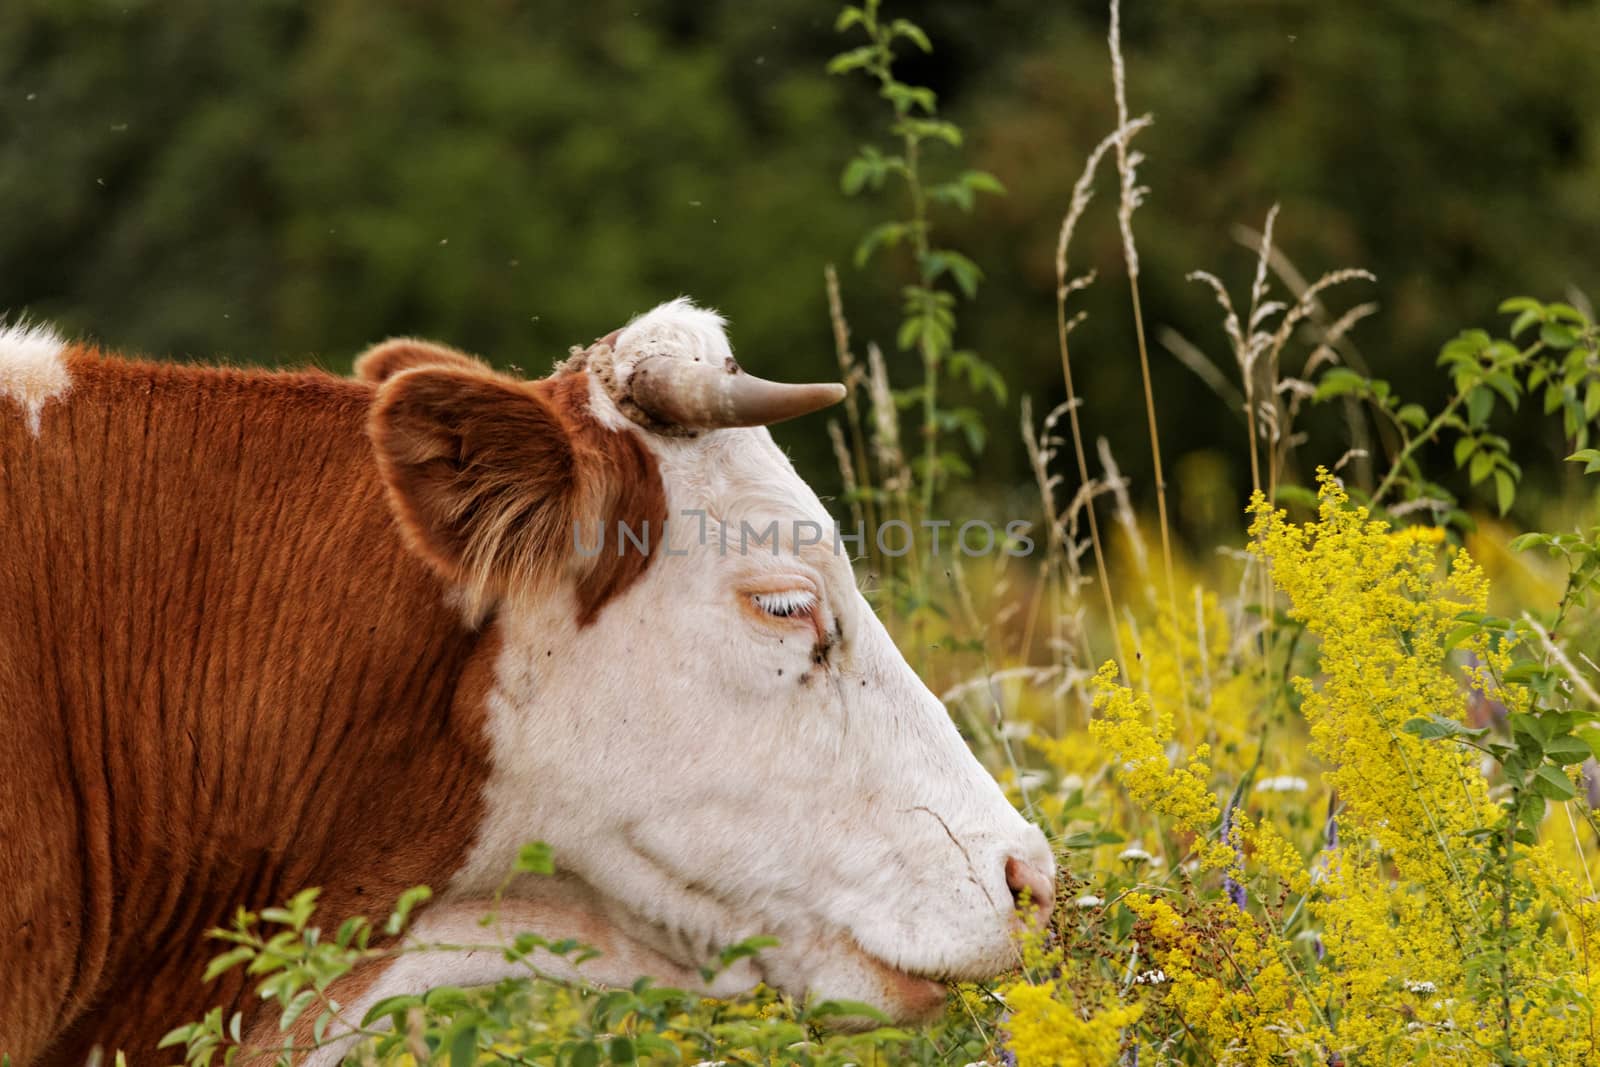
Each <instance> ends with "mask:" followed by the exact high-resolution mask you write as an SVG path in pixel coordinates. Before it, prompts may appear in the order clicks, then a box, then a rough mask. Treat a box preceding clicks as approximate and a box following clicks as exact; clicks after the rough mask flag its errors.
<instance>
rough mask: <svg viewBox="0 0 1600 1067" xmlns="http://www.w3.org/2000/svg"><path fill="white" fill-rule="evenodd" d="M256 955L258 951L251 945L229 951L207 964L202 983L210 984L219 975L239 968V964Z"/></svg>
mask: <svg viewBox="0 0 1600 1067" xmlns="http://www.w3.org/2000/svg"><path fill="white" fill-rule="evenodd" d="M255 954H256V950H255V949H254V948H252V947H250V946H249V945H240V946H239V947H238V948H235V949H229V950H228V951H227V952H224V953H223V954H222V955H220V956H216V957H213V958H212V960H211V962H210V963H208V964H206V970H205V973H204V974H203V975H201V976H200V980H201V981H202V982H209V981H211V980H212V979H214V978H216V977H217V975H219V974H222V973H223V972H224V971H229V970H232V969H233V968H234V967H237V966H238V965H239V964H241V963H243V962H244V961H246V960H248V959H250V958H252V957H253V956H255Z"/></svg>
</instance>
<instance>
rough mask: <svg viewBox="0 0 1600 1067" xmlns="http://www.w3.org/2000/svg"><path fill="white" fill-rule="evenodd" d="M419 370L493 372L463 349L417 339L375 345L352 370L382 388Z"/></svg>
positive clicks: (396, 339) (361, 377) (390, 341)
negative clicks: (391, 379)
mask: <svg viewBox="0 0 1600 1067" xmlns="http://www.w3.org/2000/svg"><path fill="white" fill-rule="evenodd" d="M416 367H459V368H462V369H465V370H474V371H484V372H487V371H488V370H489V368H488V366H486V365H485V364H484V363H483V362H482V361H480V360H477V359H474V358H473V357H472V356H469V355H467V354H466V353H465V352H462V351H461V350H459V349H455V348H451V347H450V346H449V345H441V344H437V343H435V342H433V341H423V340H419V339H418V338H415V337H394V338H390V339H389V340H387V341H384V342H382V343H381V344H376V345H373V346H372V347H371V348H369V349H367V350H366V351H365V352H363V353H361V355H359V356H357V357H356V361H355V365H354V367H353V368H352V370H353V372H354V374H355V376H356V377H357V378H360V379H361V380H362V381H364V382H371V383H373V384H374V385H378V384H381V383H383V382H385V381H387V380H388V379H390V378H393V377H394V376H395V375H396V374H399V373H400V372H401V371H407V370H412V369H413V368H416Z"/></svg>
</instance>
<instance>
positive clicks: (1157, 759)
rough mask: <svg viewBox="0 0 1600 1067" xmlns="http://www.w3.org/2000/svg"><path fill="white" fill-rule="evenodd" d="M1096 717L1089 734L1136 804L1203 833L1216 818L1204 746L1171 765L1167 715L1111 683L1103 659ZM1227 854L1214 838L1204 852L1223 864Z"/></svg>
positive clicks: (1111, 672) (1112, 675) (1113, 675)
mask: <svg viewBox="0 0 1600 1067" xmlns="http://www.w3.org/2000/svg"><path fill="white" fill-rule="evenodd" d="M1094 684H1095V700H1094V709H1095V712H1096V713H1097V715H1096V718H1095V719H1094V720H1093V721H1091V722H1090V723H1089V733H1090V736H1092V737H1093V738H1094V739H1095V740H1096V741H1098V742H1100V743H1101V744H1102V745H1104V746H1105V747H1106V748H1107V749H1109V750H1110V752H1111V754H1112V756H1113V757H1114V759H1115V760H1116V771H1117V780H1118V781H1119V782H1121V783H1122V787H1123V788H1124V789H1126V790H1127V791H1128V794H1129V795H1130V796H1131V797H1132V798H1133V799H1134V801H1135V803H1137V804H1138V805H1139V806H1140V807H1142V808H1145V809H1147V810H1149V811H1152V812H1155V813H1156V814H1158V815H1161V816H1164V817H1165V818H1166V819H1167V820H1168V821H1169V823H1170V824H1171V827H1172V828H1173V829H1175V830H1180V831H1187V832H1189V833H1192V834H1196V835H1200V836H1203V835H1205V834H1206V833H1207V832H1209V831H1210V829H1211V828H1212V827H1213V826H1215V825H1216V823H1217V820H1218V819H1219V818H1220V816H1221V812H1220V810H1219V809H1218V807H1217V798H1216V796H1215V795H1213V794H1212V792H1211V785H1210V778H1211V769H1210V767H1209V766H1207V764H1206V760H1207V758H1208V757H1209V756H1210V754H1211V753H1210V746H1208V745H1205V744H1200V745H1197V746H1195V749H1194V751H1193V752H1191V753H1190V755H1189V758H1188V760H1187V761H1186V762H1185V763H1184V764H1182V765H1180V766H1174V765H1173V763H1172V761H1171V760H1170V759H1169V758H1168V756H1167V742H1168V741H1169V740H1170V739H1171V737H1172V729H1173V728H1172V713H1171V712H1170V711H1167V710H1165V709H1163V710H1160V711H1157V710H1156V709H1154V708H1153V707H1152V705H1151V701H1150V698H1149V697H1147V696H1144V695H1142V694H1138V693H1135V692H1134V691H1133V690H1132V689H1129V688H1128V687H1127V686H1124V685H1121V684H1119V683H1118V682H1117V668H1116V665H1115V664H1112V663H1108V664H1106V665H1105V666H1103V667H1101V668H1100V672H1099V674H1097V675H1095V682H1094ZM1231 857H1232V853H1231V852H1230V851H1229V850H1228V849H1227V847H1226V846H1223V845H1222V844H1221V843H1220V842H1214V843H1212V844H1211V845H1210V846H1209V847H1208V848H1207V849H1206V850H1205V852H1204V859H1205V861H1206V862H1207V863H1208V865H1212V866H1226V865H1227V863H1228V861H1229V860H1230V859H1231Z"/></svg>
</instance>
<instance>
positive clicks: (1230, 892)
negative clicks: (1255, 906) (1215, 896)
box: [1222, 798, 1249, 911]
mask: <svg viewBox="0 0 1600 1067" xmlns="http://www.w3.org/2000/svg"><path fill="white" fill-rule="evenodd" d="M1236 802H1237V798H1234V799H1230V800H1229V801H1228V808H1227V810H1226V811H1224V812H1223V813H1222V843H1223V844H1224V845H1227V846H1229V847H1230V848H1232V849H1233V855H1234V857H1235V858H1236V859H1237V860H1238V862H1239V865H1240V866H1243V865H1244V853H1243V852H1241V851H1240V850H1239V846H1238V845H1237V844H1236V843H1235V842H1234V840H1233V808H1234V805H1235V803H1236ZM1222 891H1223V892H1224V893H1226V894H1227V897H1228V899H1229V900H1231V901H1233V906H1234V907H1236V908H1238V909H1239V910H1240V911H1244V910H1245V904H1246V903H1247V902H1248V900H1249V898H1248V897H1247V896H1246V894H1245V890H1244V886H1243V885H1242V884H1241V883H1239V882H1237V881H1235V880H1234V877H1233V875H1232V874H1224V875H1223V876H1222Z"/></svg>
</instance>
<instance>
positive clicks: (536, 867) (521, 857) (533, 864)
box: [513, 841, 556, 874]
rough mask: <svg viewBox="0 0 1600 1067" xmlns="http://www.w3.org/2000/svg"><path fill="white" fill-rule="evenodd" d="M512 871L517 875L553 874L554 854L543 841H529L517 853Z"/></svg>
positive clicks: (554, 868) (554, 871)
mask: <svg viewBox="0 0 1600 1067" xmlns="http://www.w3.org/2000/svg"><path fill="white" fill-rule="evenodd" d="M513 870H515V871H516V872H517V873H518V874H555V873H556V861H555V853H554V852H553V851H552V850H551V848H550V846H549V845H547V844H545V843H544V842H543V841H530V842H529V843H528V844H526V845H523V846H522V848H521V849H519V850H518V851H517V862H516V865H515V867H513Z"/></svg>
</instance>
